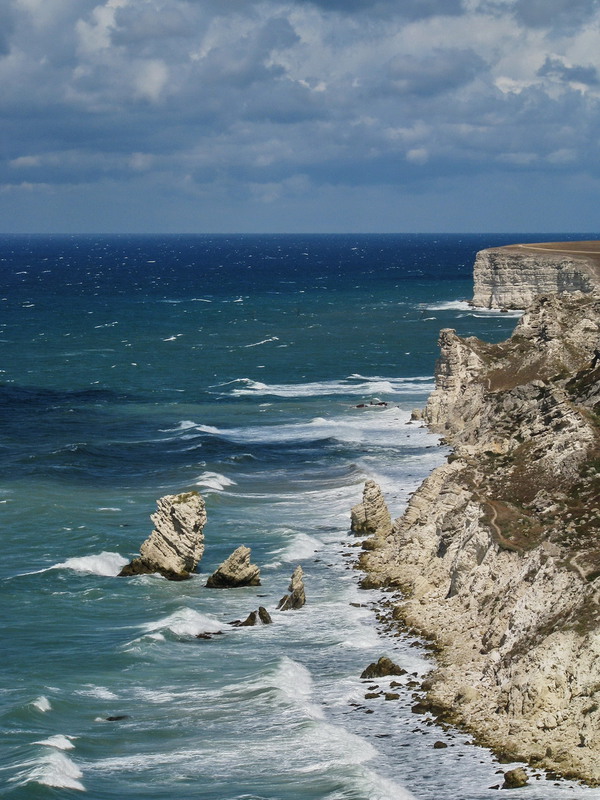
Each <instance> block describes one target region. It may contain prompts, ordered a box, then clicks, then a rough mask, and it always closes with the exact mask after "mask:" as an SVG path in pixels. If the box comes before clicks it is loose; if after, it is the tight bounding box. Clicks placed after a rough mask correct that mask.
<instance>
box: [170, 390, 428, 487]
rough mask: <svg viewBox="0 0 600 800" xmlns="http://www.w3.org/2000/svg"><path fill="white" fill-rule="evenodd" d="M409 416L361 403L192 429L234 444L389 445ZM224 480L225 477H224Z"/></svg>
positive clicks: (211, 475)
mask: <svg viewBox="0 0 600 800" xmlns="http://www.w3.org/2000/svg"><path fill="white" fill-rule="evenodd" d="M431 388H433V385H432V387H431ZM409 418H410V415H409V412H408V411H407V410H403V409H400V408H397V407H396V406H394V407H391V408H389V407H388V408H381V407H379V406H365V407H364V408H363V409H360V411H359V410H356V411H352V412H351V413H348V414H345V415H338V416H335V417H331V418H326V417H314V418H313V419H312V420H309V421H307V422H292V423H287V424H282V425H260V426H248V427H246V428H215V427H213V426H207V425H198V426H196V430H198V431H200V432H201V433H209V434H211V435H214V436H219V437H221V438H223V439H226V440H227V441H229V442H233V443H235V444H279V443H294V442H296V443H307V442H316V441H323V440H325V439H335V440H337V441H339V442H345V443H349V444H350V443H363V442H364V443H365V444H367V445H369V446H385V447H389V446H390V443H391V441H392V440H391V439H390V433H391V432H393V431H398V430H399V428H400V427H401V426H403V425H404V424H405V423H407V422H408V421H409ZM186 430H187V429H186ZM411 433H412V432H411ZM413 435H415V434H413ZM181 438H183V437H181ZM399 439H400V437H399V436H398V440H399ZM200 477H201V478H204V477H206V479H207V480H211V481H212V480H216V481H217V482H221V478H222V477H223V476H219V474H218V473H203V475H202V476H200ZM225 480H226V481H227V480H229V479H227V478H225ZM225 485H231V484H229V483H227V484H225Z"/></svg>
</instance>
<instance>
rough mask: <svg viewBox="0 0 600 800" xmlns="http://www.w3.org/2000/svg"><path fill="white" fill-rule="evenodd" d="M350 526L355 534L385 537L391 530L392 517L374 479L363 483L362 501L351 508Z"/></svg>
mask: <svg viewBox="0 0 600 800" xmlns="http://www.w3.org/2000/svg"><path fill="white" fill-rule="evenodd" d="M350 528H351V530H352V532H353V533H354V534H356V535H357V536H364V535H365V534H366V535H367V536H371V535H375V536H383V537H386V536H389V535H390V533H391V532H392V518H391V516H390V512H389V511H388V507H387V505H386V503H385V500H384V499H383V494H382V493H381V489H380V488H379V486H378V485H377V484H376V483H375V481H367V482H366V483H365V488H364V490H363V499H362V503H359V504H358V505H356V506H354V508H353V509H352V513H351V522H350Z"/></svg>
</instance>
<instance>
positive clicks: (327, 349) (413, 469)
mask: <svg viewBox="0 0 600 800" xmlns="http://www.w3.org/2000/svg"><path fill="white" fill-rule="evenodd" d="M591 238H598V234H587V233H586V234H564V233H563V234H561V233H556V234H552V236H549V235H548V234H531V235H528V236H524V235H523V234H512V235H511V234H502V235H499V234H489V235H445V234H444V235H442V234H440V235H391V234H390V235H215V236H213V235H195V236H192V235H170V236H161V235H152V236H148V235H144V236H142V235H106V236H99V235H85V236H84V235H78V236H58V235H57V236H46V235H30V236H29V235H27V236H25V235H20V236H13V235H2V236H0V312H1V313H0V346H1V350H0V353H1V358H0V398H1V416H0V431H1V434H0V452H1V456H2V457H1V459H0V515H1V517H0V519H1V526H0V535H1V539H0V541H1V548H2V550H1V558H0V614H1V616H2V639H1V645H0V647H1V649H0V739H1V741H2V746H1V748H0V797H2V798H10V800H49V799H50V798H61V800H62V799H63V798H65V799H66V798H75V797H81V796H83V795H87V796H88V797H89V798H90V800H91V799H92V798H93V800H113V799H114V800H122V798H127V799H128V800H134V799H135V800H167V798H169V799H174V800H409V799H410V798H416V799H418V800H484V799H487V798H495V797H497V796H498V787H499V786H501V785H502V782H503V777H502V773H503V772H504V771H506V770H507V769H510V768H511V767H513V766H517V765H515V764H513V765H506V764H500V763H499V762H498V761H497V760H496V759H495V758H494V757H493V755H492V754H490V753H489V752H488V751H487V750H485V749H483V748H481V747H479V746H476V745H474V744H473V742H472V738H471V737H470V736H469V735H467V734H465V733H461V732H459V731H456V730H451V729H450V730H442V729H441V728H439V727H437V726H436V725H435V724H434V723H433V721H432V719H431V718H429V717H428V716H427V715H421V714H415V713H413V711H412V708H413V706H414V705H415V702H416V700H415V689H416V687H417V685H418V682H419V680H420V679H421V678H422V677H423V676H424V675H425V674H426V673H427V672H428V671H429V670H430V669H431V668H432V667H433V663H434V662H433V661H432V659H431V656H430V655H429V651H428V650H427V648H426V647H425V646H424V643H423V642H421V641H420V640H419V639H418V638H417V637H415V636H414V635H411V634H408V633H402V632H399V631H397V630H393V629H389V627H387V626H386V625H385V624H383V623H382V622H381V621H380V619H379V617H378V609H380V608H381V607H382V604H383V603H385V602H387V601H389V600H390V597H391V595H390V594H389V593H388V592H382V591H366V590H362V589H360V588H359V581H360V578H361V574H360V572H358V571H357V569H356V566H355V562H356V556H357V553H358V552H359V550H358V549H357V546H356V545H357V544H358V540H357V539H356V538H355V537H354V536H353V535H352V534H351V533H350V509H351V507H352V506H353V505H355V504H356V503H358V502H360V500H361V497H362V490H363V486H364V482H365V481H366V480H367V479H374V480H376V481H377V482H378V483H379V484H380V485H381V487H382V489H383V492H384V494H385V496H386V499H387V502H388V505H389V507H390V511H391V513H392V516H398V515H400V514H401V513H402V511H403V509H404V508H405V506H406V503H407V501H408V499H409V497H410V495H411V493H413V492H414V491H415V489H416V488H417V487H418V485H419V484H420V482H421V481H422V480H423V479H424V478H425V477H426V475H427V474H428V473H429V472H430V471H431V470H432V469H433V468H434V467H435V466H436V465H438V464H440V463H442V462H443V461H444V459H445V458H446V456H447V449H446V448H445V447H444V446H443V445H442V444H441V443H440V441H439V439H438V437H437V436H435V435H434V434H432V433H430V432H429V431H428V430H427V429H425V428H424V427H422V426H421V425H420V423H418V422H414V421H412V422H411V411H412V410H413V409H415V408H422V407H423V405H424V404H425V402H426V399H427V396H428V394H429V393H430V392H431V390H432V388H433V386H434V378H433V375H434V366H435V361H436V358H437V354H438V350H437V339H438V334H439V331H440V329H442V328H448V327H450V328H454V329H456V330H457V331H458V332H459V333H460V334H461V335H475V336H480V337H482V338H485V339H487V340H490V341H499V340H502V339H504V338H506V337H507V336H509V335H510V333H511V331H512V329H513V328H514V325H515V323H516V321H517V319H518V316H519V312H510V313H501V312H495V311H494V312H490V311H483V310H477V309H473V308H472V307H470V306H469V304H468V302H467V301H468V299H469V298H470V297H471V295H472V267H473V262H474V258H475V254H476V252H477V251H478V250H479V249H481V248H484V247H490V246H495V245H502V244H509V243H511V242H515V241H520V242H528V241H529V242H531V241H540V240H544V239H546V240H548V239H553V240H556V239H591ZM191 490H195V491H198V492H200V493H201V495H202V496H203V498H204V499H205V502H206V507H207V513H208V522H207V525H206V527H205V531H204V532H205V537H206V539H205V544H206V550H205V554H204V557H203V559H202V561H201V563H200V565H199V567H198V572H197V574H194V575H193V577H192V578H191V579H190V580H188V581H184V582H169V581H167V580H165V579H164V578H162V577H160V576H158V575H147V576H141V577H140V576H138V577H135V578H120V577H117V574H118V572H119V570H120V568H121V567H122V566H123V565H124V564H125V563H126V562H128V561H129V560H130V559H131V557H132V556H134V555H136V554H137V552H138V551H139V546H140V544H141V543H142V541H143V540H144V539H145V538H146V537H147V536H148V535H149V534H150V532H151V530H152V522H151V519H150V515H151V514H152V513H153V512H154V511H155V509H156V500H157V499H158V498H160V497H161V496H163V495H167V494H176V493H179V492H188V491H191ZM242 544H243V545H246V546H247V547H250V548H251V551H252V561H253V563H256V564H257V565H259V567H260V570H261V585H260V586H258V587H250V588H242V589H229V590H224V589H207V588H206V586H205V583H206V579H207V577H208V575H210V574H211V572H212V571H213V570H214V569H215V568H216V567H217V566H218V565H219V564H220V563H221V562H222V561H223V560H224V559H225V558H226V557H227V556H228V555H229V554H230V553H231V552H232V551H233V550H234V549H235V548H237V547H238V546H239V545H242ZM298 565H301V566H302V568H303V571H304V574H305V586H306V595H307V603H306V605H305V606H304V608H302V609H300V610H296V611H287V612H282V611H277V604H278V601H279V599H280V598H281V597H282V596H283V595H284V594H285V593H286V591H287V588H288V584H289V580H290V576H291V573H292V572H293V570H294V569H295V567H296V566H298ZM259 606H264V607H265V608H267V610H268V611H269V612H270V614H271V616H272V619H273V623H272V624H270V625H257V626H255V627H241V628H240V627H236V626H234V625H232V624H231V623H232V622H234V621H235V620H239V619H245V618H246V617H247V616H248V614H249V613H250V612H251V611H253V610H256V609H257V608H258V607H259ZM199 636H200V638H198V637H199ZM383 655H385V656H388V657H390V658H392V659H393V660H394V661H395V662H396V663H397V664H398V665H400V666H401V667H402V668H403V669H405V670H406V674H405V675H403V676H401V677H396V678H385V679H378V680H375V681H365V680H361V678H360V675H361V673H362V671H363V670H364V669H365V668H366V667H367V666H368V665H369V664H370V663H371V662H373V661H376V660H377V659H378V658H379V657H380V656H383ZM393 681H394V682H395V684H394V683H393ZM375 687H376V688H375ZM366 694H375V695H377V696H376V697H370V698H365V695H366ZM386 694H387V695H390V698H389V699H386ZM394 695H397V697H394ZM434 745H435V746H434ZM444 745H446V746H444ZM529 772H530V776H531V777H530V784H529V786H528V787H527V788H525V789H523V790H520V791H521V793H522V795H523V797H527V798H530V799H531V800H554V798H557V799H558V798H561V799H563V798H564V800H574V798H600V790H598V789H595V790H594V789H589V788H586V787H582V786H579V785H578V784H576V783H574V782H573V781H567V780H557V779H555V778H554V777H552V776H551V777H550V778H549V779H548V778H547V777H546V775H545V773H543V772H538V773H535V771H534V770H530V771H529Z"/></svg>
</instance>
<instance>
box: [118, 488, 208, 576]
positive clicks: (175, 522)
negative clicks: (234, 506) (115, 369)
mask: <svg viewBox="0 0 600 800" xmlns="http://www.w3.org/2000/svg"><path fill="white" fill-rule="evenodd" d="M156 505H157V510H156V512H155V513H154V514H152V516H151V517H150V519H151V520H152V522H153V523H154V526H155V527H154V530H153V531H152V533H151V534H150V536H149V537H148V538H147V539H146V540H145V541H144V542H143V543H142V545H141V547H140V555H139V558H134V559H133V561H131V562H130V563H129V564H127V565H126V566H125V567H123V569H122V570H121V572H120V573H119V575H120V576H125V577H126V576H131V575H143V574H148V573H154V572H158V573H160V574H161V575H163V576H164V577H165V578H168V579H169V580H184V579H186V578H189V577H190V574H191V573H192V572H193V571H194V570H195V569H196V567H197V566H198V563H199V562H200V559H201V558H202V555H203V554H204V532H203V530H204V526H205V524H206V508H205V505H204V500H203V499H202V497H201V496H200V495H199V494H198V492H186V493H184V494H175V495H166V496H165V497H161V498H160V500H158V501H157V504H156Z"/></svg>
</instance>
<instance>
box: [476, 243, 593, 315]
mask: <svg viewBox="0 0 600 800" xmlns="http://www.w3.org/2000/svg"><path fill="white" fill-rule="evenodd" d="M599 257H600V243H599V242H595V241H594V242H544V243H540V244H527V245H523V244H520V245H509V246H508V247H492V248H489V249H487V250H481V251H480V252H479V253H478V254H477V257H476V260H475V269H474V294H473V305H474V306H482V307H484V308H506V309H508V308H527V307H528V306H529V305H531V303H532V302H533V300H534V299H535V297H536V295H539V294H550V293H560V292H574V291H582V292H591V291H594V290H595V289H600V263H599Z"/></svg>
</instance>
